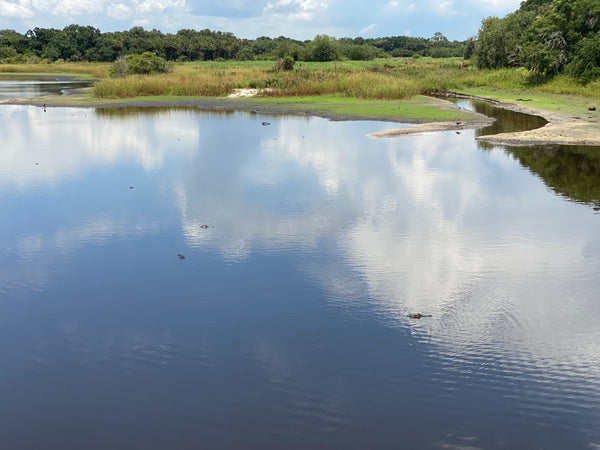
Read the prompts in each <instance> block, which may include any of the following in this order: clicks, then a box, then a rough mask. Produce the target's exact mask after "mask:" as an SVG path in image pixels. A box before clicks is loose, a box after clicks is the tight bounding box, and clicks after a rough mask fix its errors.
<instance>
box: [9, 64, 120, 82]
mask: <svg viewBox="0 0 600 450" xmlns="http://www.w3.org/2000/svg"><path fill="white" fill-rule="evenodd" d="M109 67H110V64H108V63H71V62H69V63H64V62H63V63H48V64H0V73H4V74H13V73H14V74H23V73H25V74H52V75H73V76H82V75H83V76H86V77H89V78H97V79H101V78H105V77H106V76H108V69H109Z"/></svg>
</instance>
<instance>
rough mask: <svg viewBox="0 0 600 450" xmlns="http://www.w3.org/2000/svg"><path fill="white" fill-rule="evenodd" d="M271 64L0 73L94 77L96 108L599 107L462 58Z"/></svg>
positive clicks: (375, 113) (444, 113)
mask: <svg viewBox="0 0 600 450" xmlns="http://www.w3.org/2000/svg"><path fill="white" fill-rule="evenodd" d="M274 64H275V63H274V62H273V61H224V62H208V61H206V62H189V63H180V64H176V66H175V70H174V71H173V72H172V73H168V74H161V75H149V76H130V77H127V78H108V76H107V73H108V68H109V67H110V65H109V64H100V63H61V64H58V63H57V64H26V65H0V73H1V72H5V73H19V72H20V73H28V74H41V73H43V74H56V75H77V74H79V75H81V74H83V76H85V77H92V78H99V79H101V81H99V82H97V83H96V84H95V86H94V88H93V96H94V98H95V99H97V100H98V101H99V102H107V101H109V102H114V101H125V99H134V100H133V101H139V99H140V98H146V99H158V98H163V99H172V98H174V99H177V98H180V99H181V98H186V99H192V98H204V97H214V98H223V97H226V96H227V95H228V94H230V93H232V92H233V91H234V89H236V88H259V89H263V91H262V94H261V95H262V96H261V98H254V99H251V100H239V101H238V103H239V104H247V103H248V102H250V101H252V102H254V103H255V104H258V105H267V104H268V105H270V106H269V108H280V109H284V108H283V107H282V106H281V105H282V104H286V105H287V106H288V109H289V108H297V109H298V110H300V109H301V108H305V109H307V108H309V107H310V109H311V111H317V110H319V111H325V110H326V113H327V114H337V115H340V116H344V115H352V116H355V115H356V114H358V113H361V114H363V115H364V116H365V117H382V116H385V117H404V118H406V119H417V118H419V119H431V120H453V119H455V118H456V114H457V112H456V111H449V110H444V109H441V110H440V108H439V104H438V105H435V106H433V105H425V104H423V101H422V99H419V100H418V101H409V99H413V98H415V97H416V96H419V95H423V94H425V95H429V94H432V93H438V94H442V93H445V92H448V91H458V92H464V93H467V94H474V95H480V96H484V97H491V98H495V99H498V100H502V101H509V102H515V101H516V100H517V99H518V98H532V99H533V101H532V102H528V103H527V104H526V105H527V106H533V107H537V108H541V109H548V110H554V111H560V112H565V113H567V114H572V115H583V114H584V113H585V111H586V110H587V106H588V105H589V106H596V103H597V102H600V81H596V82H593V83H589V84H588V85H581V84H578V83H577V82H575V80H573V79H572V78H570V77H568V76H558V77H555V78H554V79H553V80H551V81H548V82H546V83H543V84H539V85H535V86H534V85H531V81H530V80H531V74H530V73H529V72H528V71H527V70H526V69H524V68H519V69H500V70H480V69H477V68H475V67H473V66H472V65H471V64H470V63H469V62H468V61H464V60H462V59H461V58H447V59H433V58H419V59H413V58H386V59H378V60H374V61H334V62H297V63H296V66H295V68H294V70H292V71H289V72H285V71H277V70H274ZM400 100H403V101H402V102H400ZM78 101H83V100H81V99H79V100H78ZM90 101H91V99H89V100H88V102H90ZM164 101H166V100H164ZM168 101H169V102H172V101H175V100H168ZM244 102H246V103H244ZM592 103H593V104H592ZM584 106H585V108H584ZM433 110H439V111H438V112H437V113H434V112H433Z"/></svg>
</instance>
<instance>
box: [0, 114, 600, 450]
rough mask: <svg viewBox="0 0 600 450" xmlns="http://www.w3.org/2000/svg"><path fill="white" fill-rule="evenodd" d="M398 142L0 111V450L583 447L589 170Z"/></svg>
mask: <svg viewBox="0 0 600 450" xmlns="http://www.w3.org/2000/svg"><path fill="white" fill-rule="evenodd" d="M262 121H268V122H270V123H271V125H269V126H261V122H262ZM389 126H390V125H389V124H382V123H373V122H328V121H326V120H322V119H317V118H306V117H292V116H277V117H265V116H260V115H256V114H252V113H220V114H217V113H209V112H201V111H196V110H189V109H188V110H186V109H181V110H158V109H155V110H124V111H120V110H93V109H60V108H52V109H49V110H48V112H43V110H42V109H40V108H34V107H16V106H3V107H1V108H0V136H1V139H2V143H1V145H0V214H1V215H0V249H1V250H2V251H1V253H0V399H2V403H1V406H0V444H1V445H0V447H2V448H9V449H40V448H44V449H81V448H86V449H109V448H110V449H164V448H170V449H196V448H211V449H219V448H256V449H265V448H277V449H280V448H294V449H295V448H298V449H305V448H340V449H347V448H357V449H359V448H360V449H365V448H373V449H375V448H377V449H385V448H390V449H392V448H596V447H597V446H598V445H600V294H599V293H600V214H598V212H597V211H595V210H594V208H595V207H597V206H598V204H599V200H600V196H599V195H598V183H599V180H600V178H598V173H597V172H595V173H594V172H593V171H594V170H597V167H598V165H597V161H598V159H599V158H600V152H599V151H598V149H587V150H586V152H583V150H577V149H570V148H556V149H554V148H548V149H547V148H541V149H537V150H536V149H535V148H530V149H528V150H525V149H520V150H514V151H513V150H508V149H505V148H500V147H498V148H494V149H491V150H490V149H480V148H478V146H477V144H476V142H475V141H474V132H463V133H462V134H460V135H457V134H455V133H454V132H451V133H432V134H426V135H423V136H415V137H410V138H404V139H396V140H373V139H369V138H367V137H365V136H366V134H367V133H370V132H374V131H378V130H380V129H384V128H386V127H389ZM527 152H529V153H527ZM582 152H583V153H582ZM584 153H585V154H584ZM565 155H577V156H573V158H575V160H577V161H580V160H583V161H587V162H586V163H585V164H579V165H576V167H564V168H563V169H562V170H564V171H565V173H569V174H571V175H570V178H568V179H560V180H559V181H560V183H563V184H560V183H558V184H553V183H555V181H556V179H555V177H553V176H552V175H550V174H548V173H547V172H546V170H547V169H548V167H549V166H551V165H553V164H558V163H564V164H566V165H570V164H571V161H573V160H572V159H571V157H569V156H565ZM593 162H594V163H593ZM594 164H596V165H595V166H594ZM594 167H595V168H594ZM557 170H558V169H557ZM553 173H554V172H553ZM576 174H580V175H581V177H576V176H575V175H576ZM579 178H582V179H584V180H586V181H585V182H584V183H585V185H586V186H588V185H589V184H593V185H592V186H589V187H590V189H584V188H583V187H582V186H577V185H576V183H577V179H579ZM569 179H570V180H571V181H572V182H573V183H575V185H573V184H569ZM594 179H595V183H593V181H592V180H594ZM580 191H583V192H585V195H583V194H579V193H580ZM178 255H182V256H184V257H185V259H181V258H180V257H179V256H178ZM417 312H419V313H422V314H428V315H431V316H432V317H426V318H422V319H420V320H414V319H409V318H408V317H406V315H407V314H408V313H417Z"/></svg>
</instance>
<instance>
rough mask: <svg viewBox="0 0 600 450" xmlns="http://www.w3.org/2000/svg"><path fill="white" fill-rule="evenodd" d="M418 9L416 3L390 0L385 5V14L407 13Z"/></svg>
mask: <svg viewBox="0 0 600 450" xmlns="http://www.w3.org/2000/svg"><path fill="white" fill-rule="evenodd" d="M415 10H416V7H415V4H414V3H412V2H407V1H404V0H390V1H389V2H387V3H386V5H385V7H384V14H394V15H406V14H410V13H412V12H414V11H415Z"/></svg>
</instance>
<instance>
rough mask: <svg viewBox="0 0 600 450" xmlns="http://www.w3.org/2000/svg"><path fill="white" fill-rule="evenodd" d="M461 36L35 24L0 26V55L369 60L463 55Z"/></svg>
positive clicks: (26, 58)
mask: <svg viewBox="0 0 600 450" xmlns="http://www.w3.org/2000/svg"><path fill="white" fill-rule="evenodd" d="M464 51H465V42H458V41H449V40H448V39H447V38H446V37H445V36H444V35H443V34H442V33H435V35H434V36H433V37H431V38H417V37H407V36H395V37H384V38H376V39H363V38H361V37H357V38H341V39H335V38H332V37H330V36H325V35H321V36H316V37H315V38H314V39H313V40H307V41H298V40H294V39H290V38H286V37H283V36H280V37H278V38H275V39H272V38H270V37H266V36H263V37H259V38H257V39H252V40H248V39H240V38H237V37H236V36H234V35H233V34H232V33H224V32H221V31H211V30H201V31H196V30H180V31H178V32H177V33H175V34H171V33H166V34H165V33H162V32H161V31H159V30H151V31H147V30H145V29H144V28H142V27H134V28H132V29H130V30H129V31H117V32H107V33H102V32H101V31H100V30H99V29H97V28H94V27H91V26H81V25H69V26H67V27H65V28H63V29H62V30H59V29H55V28H37V27H36V28H34V29H32V30H29V31H27V33H25V34H21V33H18V32H16V31H14V30H0V61H3V62H16V63H22V62H35V61H36V60H37V61H39V60H45V61H52V62H53V61H58V60H62V61H107V62H112V61H115V60H116V59H117V58H118V57H120V56H125V55H128V54H141V53H144V52H153V53H156V55H158V56H160V57H162V58H165V59H166V60H168V61H215V60H232V59H236V60H256V59H267V60H268V59H278V58H283V57H285V56H291V57H292V58H294V60H296V61H333V60H338V59H351V60H370V59H374V58H377V57H382V56H432V57H434V58H435V57H438V58H441V57H451V56H460V57H462V56H463V54H464Z"/></svg>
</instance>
